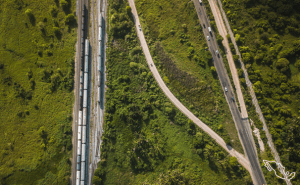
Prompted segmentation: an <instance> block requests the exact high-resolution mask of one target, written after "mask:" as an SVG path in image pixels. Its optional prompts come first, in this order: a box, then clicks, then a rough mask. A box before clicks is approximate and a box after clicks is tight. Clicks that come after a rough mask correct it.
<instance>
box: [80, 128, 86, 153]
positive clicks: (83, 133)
mask: <svg viewBox="0 0 300 185" xmlns="http://www.w3.org/2000/svg"><path fill="white" fill-rule="evenodd" d="M81 143H82V148H83V145H84V144H85V143H86V126H82V140H81ZM82 151H83V149H82ZM81 155H83V154H81ZM82 158H83V157H82Z"/></svg>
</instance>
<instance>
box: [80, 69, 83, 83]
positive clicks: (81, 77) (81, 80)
mask: <svg viewBox="0 0 300 185" xmlns="http://www.w3.org/2000/svg"><path fill="white" fill-rule="evenodd" d="M80 83H81V84H82V83H83V71H80Z"/></svg>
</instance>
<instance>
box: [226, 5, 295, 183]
mask: <svg viewBox="0 0 300 185" xmlns="http://www.w3.org/2000/svg"><path fill="white" fill-rule="evenodd" d="M222 4H223V7H224V9H225V12H226V14H227V17H228V19H229V21H230V25H231V28H232V30H233V32H234V34H235V39H236V41H237V44H238V45H239V50H240V52H241V54H242V57H243V61H244V63H245V65H246V68H247V71H248V73H249V78H250V80H251V82H252V83H253V88H254V91H255V93H256V96H257V98H258V101H259V104H260V106H261V109H262V111H263V114H264V117H265V119H266V122H267V125H268V128H269V131H270V133H271V134H272V138H273V141H274V144H275V145H276V149H277V151H278V152H279V154H280V157H281V161H282V164H283V165H284V166H285V167H286V170H288V171H292V172H296V175H297V176H296V177H295V181H292V182H293V183H296V181H297V182H298V183H300V181H299V180H297V177H299V173H300V153H299V150H300V145H299V141H300V135H299V132H300V130H299V126H298V125H299V123H300V118H299V115H300V106H299V104H300V73H299V71H300V39H299V36H300V28H299V25H300V13H299V11H298V10H299V8H300V3H299V1H284V0H280V1H255V0H244V1H234V0H223V1H222ZM237 67H240V65H237ZM238 71H239V75H240V78H241V79H240V80H241V84H242V85H243V86H244V88H246V84H245V79H244V78H243V72H242V70H241V69H239V70H238ZM245 101H246V104H247V105H248V106H249V107H251V106H252V105H251V104H252V103H251V97H250V95H249V94H248V95H246V96H245ZM255 124H256V126H257V127H258V128H259V129H261V130H260V132H261V136H262V139H263V140H264V142H265V146H266V148H267V155H268V156H264V157H269V158H270V159H272V155H271V154H270V149H269V147H267V139H266V137H265V134H264V132H263V130H262V124H261V123H260V122H259V121H255ZM273 178H276V177H275V176H274V175H273ZM281 182H283V181H281V180H278V183H281Z"/></svg>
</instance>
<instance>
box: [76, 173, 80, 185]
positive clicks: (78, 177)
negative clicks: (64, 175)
mask: <svg viewBox="0 0 300 185" xmlns="http://www.w3.org/2000/svg"><path fill="white" fill-rule="evenodd" d="M76 185H80V171H77V174H76Z"/></svg>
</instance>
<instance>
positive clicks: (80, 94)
mask: <svg viewBox="0 0 300 185" xmlns="http://www.w3.org/2000/svg"><path fill="white" fill-rule="evenodd" d="M82 90H83V87H82V84H80V87H79V96H80V97H81V96H82Z"/></svg>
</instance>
